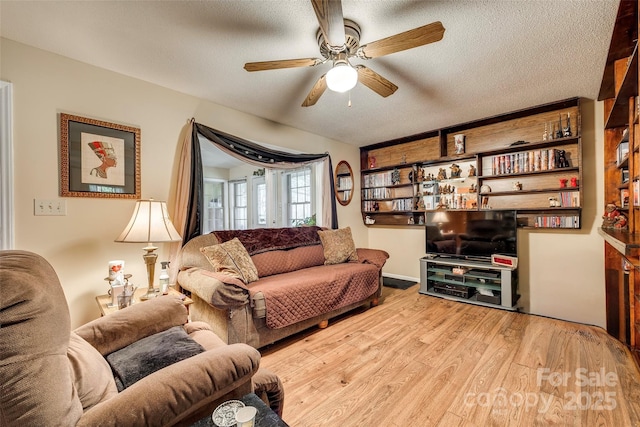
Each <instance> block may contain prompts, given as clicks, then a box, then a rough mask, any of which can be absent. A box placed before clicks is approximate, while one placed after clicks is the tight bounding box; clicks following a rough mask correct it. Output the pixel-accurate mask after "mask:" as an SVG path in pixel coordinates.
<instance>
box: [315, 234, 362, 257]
mask: <svg viewBox="0 0 640 427" xmlns="http://www.w3.org/2000/svg"><path fill="white" fill-rule="evenodd" d="M318 235H319V236H320V240H321V241H322V249H323V250H324V263H325V265H331V264H340V263H343V262H348V261H358V252H357V251H356V245H355V243H353V236H352V235H351V227H346V228H340V229H338V230H323V231H318Z"/></svg>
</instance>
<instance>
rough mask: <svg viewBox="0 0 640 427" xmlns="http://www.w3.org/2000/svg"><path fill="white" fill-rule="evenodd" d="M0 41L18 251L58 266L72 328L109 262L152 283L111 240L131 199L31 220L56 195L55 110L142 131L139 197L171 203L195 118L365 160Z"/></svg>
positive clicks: (311, 138)
mask: <svg viewBox="0 0 640 427" xmlns="http://www.w3.org/2000/svg"><path fill="white" fill-rule="evenodd" d="M0 43H1V44H0V55H1V56H0V79H2V80H5V81H8V82H11V83H13V85H14V92H13V93H14V141H13V144H14V164H15V166H14V171H15V177H14V184H15V200H14V212H15V247H16V248H17V249H24V250H30V251H34V252H37V253H39V254H41V255H43V256H44V257H45V258H46V259H47V260H48V261H49V262H50V263H51V264H52V265H53V267H54V268H55V270H56V272H57V273H58V276H59V278H60V280H61V282H62V284H63V287H64V291H65V295H66V297H67V301H68V304H69V306H70V311H71V321H72V325H73V326H78V325H80V324H82V323H84V322H87V321H89V320H91V319H93V318H96V317H98V315H99V311H98V308H97V305H96V303H95V300H94V298H95V296H96V295H99V294H103V293H105V292H106V290H107V288H108V285H107V283H106V282H105V281H104V280H103V278H104V277H105V276H106V271H107V262H108V261H109V260H112V259H124V260H125V262H126V270H127V272H130V273H132V274H133V278H132V280H133V281H134V283H135V284H136V285H139V286H146V277H147V276H146V270H145V267H144V264H143V261H142V254H143V251H142V247H143V246H144V245H142V244H140V245H138V244H124V243H114V242H113V240H114V239H115V238H116V237H117V236H118V235H119V234H120V232H121V231H122V229H123V228H124V227H125V225H126V224H127V222H128V220H129V218H130V216H131V213H132V211H133V206H134V204H135V201H134V200H109V199H98V198H74V197H70V198H65V199H64V200H65V201H66V204H67V215H66V216H52V217H46V216H34V215H33V199H34V198H41V199H57V198H59V196H58V195H59V189H58V177H59V162H58V151H59V150H58V147H59V136H58V135H59V129H58V126H59V125H58V113H61V112H65V113H71V114H77V115H80V116H83V117H89V118H95V119H100V120H105V121H109V122H117V123H122V124H126V125H132V126H136V127H139V128H140V129H141V139H142V143H141V149H142V155H141V163H142V165H141V168H142V170H141V175H142V197H143V198H150V197H153V198H155V199H157V200H169V198H170V195H171V187H172V183H173V181H174V180H175V171H174V169H175V165H176V160H175V157H176V153H177V150H178V144H179V141H180V135H181V134H182V133H183V129H184V126H185V124H186V123H187V120H188V119H190V118H191V117H195V118H196V121H198V122H201V123H203V124H206V125H208V126H211V127H214V128H217V129H220V130H222V131H224V132H227V133H231V134H235V135H238V136H240V137H243V138H247V139H251V140H253V141H257V142H265V143H268V144H272V145H277V146H282V147H288V148H292V149H295V150H299V151H306V152H325V151H328V152H329V153H331V155H332V157H333V159H334V161H335V162H336V163H337V161H339V160H342V159H344V158H346V159H347V160H349V161H355V160H356V159H357V158H358V156H359V152H358V149H357V148H356V147H353V146H350V145H347V144H343V143H340V142H336V141H332V140H329V139H327V138H324V137H321V136H317V135H312V134H309V133H307V132H303V131H300V130H297V129H293V128H289V127H286V126H282V125H278V124H275V123H273V122H270V121H267V120H263V119H260V118H258V117H255V116H250V115H247V114H244V113H241V112H238V111H234V110H231V109H228V108H225V107H222V106H219V105H215V104H212V103H209V102H206V101H204V100H202V99H198V98H196V97H192V96H188V95H184V94H181V93H178V92H175V91H171V90H168V89H165V88H162V87H160V86H156V85H152V84H149V83H145V82H143V81H140V80H137V79H132V78H129V77H125V76H122V75H119V74H116V73H113V72H110V71H107V70H104V69H100V68H96V67H92V66H89V65H86V64H83V63H80V62H77V61H74V60H71V59H68V58H64V57H61V56H58V55H54V54H51V53H48V52H44V51H41V50H38V49H33V48H31V47H28V46H25V45H22V44H19V43H15V42H13V41H10V40H6V39H0ZM353 206H356V208H355V209H353ZM350 216H351V218H350ZM339 217H340V220H341V221H342V225H347V224H348V223H349V222H353V223H354V224H355V227H356V228H360V229H362V230H365V232H364V233H363V232H360V233H358V237H359V238H358V240H359V243H360V244H362V245H366V229H365V228H364V226H363V225H361V221H359V214H358V209H357V203H356V204H354V203H352V206H351V209H346V208H340V207H339ZM158 252H159V258H158V261H160V260H165V259H167V258H168V247H166V246H165V245H162V247H161V248H160V249H159V250H158ZM157 271H158V272H159V265H158V267H157ZM156 276H157V274H156ZM1 285H2V284H0V286H1Z"/></svg>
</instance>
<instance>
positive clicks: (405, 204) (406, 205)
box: [362, 198, 415, 212]
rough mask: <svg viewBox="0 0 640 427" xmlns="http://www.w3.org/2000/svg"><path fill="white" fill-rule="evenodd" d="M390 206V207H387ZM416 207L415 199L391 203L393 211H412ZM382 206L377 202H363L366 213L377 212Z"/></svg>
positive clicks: (396, 200)
mask: <svg viewBox="0 0 640 427" xmlns="http://www.w3.org/2000/svg"><path fill="white" fill-rule="evenodd" d="M385 206H388V205H385ZM414 206H415V202H414V200H413V198H406V199H395V200H393V201H391V210H392V211H412V210H413V208H414ZM379 208H380V205H379V204H378V202H376V201H372V200H366V201H363V202H362V209H363V210H364V211H365V212H377V211H378V210H379Z"/></svg>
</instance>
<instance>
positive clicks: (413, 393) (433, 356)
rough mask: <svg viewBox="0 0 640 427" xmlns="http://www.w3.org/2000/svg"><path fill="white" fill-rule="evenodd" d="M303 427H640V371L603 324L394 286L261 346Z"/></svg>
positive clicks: (295, 423) (293, 418) (292, 416)
mask: <svg viewBox="0 0 640 427" xmlns="http://www.w3.org/2000/svg"><path fill="white" fill-rule="evenodd" d="M261 352H262V355H263V357H262V361H261V366H264V367H267V368H269V369H271V370H273V371H274V372H276V373H277V374H278V375H279V376H280V378H281V379H282V381H283V383H284V388H285V406H284V414H283V419H284V420H285V421H286V422H287V423H288V424H289V425H290V426H292V427H304V426H340V427H349V426H354V427H355V426H358V427H361V426H394V427H395V426H397V427H400V426H402V427H405V426H419V427H422V426H430V425H433V426H446V427H449V426H533V425H541V426H542V425H544V426H547V425H563V426H564V425H566V426H589V427H591V426H614V427H622V426H640V373H639V372H638V370H637V369H636V367H635V364H634V363H633V361H632V360H631V356H630V354H629V352H628V351H627V350H626V349H625V348H624V346H623V345H622V344H620V343H619V342H618V341H616V340H615V339H613V338H611V337H610V336H608V335H607V334H606V332H605V331H603V330H602V329H600V328H596V327H591V326H584V325H580V324H574V323H569V322H564V321H560V320H554V319H549V318H545V317H539V316H531V315H526V314H521V313H512V312H508V311H503V310H498V309H492V308H485V307H479V306H474V305H470V304H465V303H458V302H453V301H448V300H445V299H441V298H435V297H430V296H426V295H420V294H419V293H418V285H415V286H413V287H412V288H410V289H408V290H397V289H390V288H384V290H383V300H382V303H381V304H380V305H379V306H378V307H375V308H372V309H369V310H359V311H357V312H356V313H355V314H351V315H347V316H344V317H342V318H340V319H338V320H333V321H331V322H330V323H329V327H328V328H327V329H311V330H309V331H306V332H302V333H301V334H298V335H296V336H294V337H291V338H289V339H286V340H283V341H281V342H279V343H276V344H274V345H272V346H269V347H266V348H264V349H262V351H261Z"/></svg>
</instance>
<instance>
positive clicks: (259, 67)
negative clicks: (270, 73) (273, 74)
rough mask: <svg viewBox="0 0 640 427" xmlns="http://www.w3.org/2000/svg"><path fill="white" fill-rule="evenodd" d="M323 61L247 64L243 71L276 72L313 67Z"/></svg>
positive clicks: (309, 59) (307, 60) (281, 61)
mask: <svg viewBox="0 0 640 427" xmlns="http://www.w3.org/2000/svg"><path fill="white" fill-rule="evenodd" d="M323 62H324V61H323V60H321V59H318V58H301V59H283V60H280V61H263V62H247V63H246V64H244V69H245V70H247V71H264V70H277V69H280V68H296V67H313V66H315V65H318V64H322V63H323Z"/></svg>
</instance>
